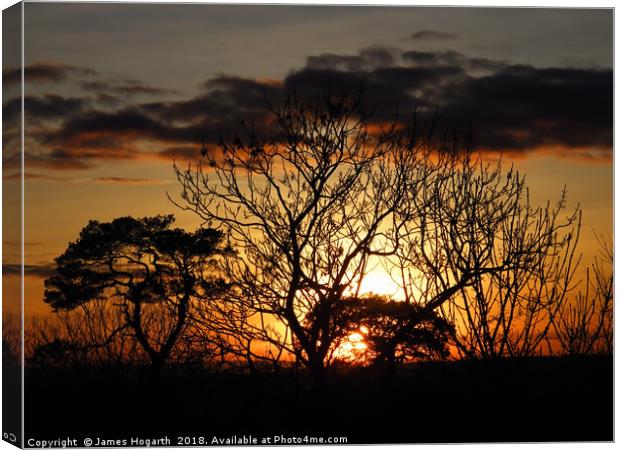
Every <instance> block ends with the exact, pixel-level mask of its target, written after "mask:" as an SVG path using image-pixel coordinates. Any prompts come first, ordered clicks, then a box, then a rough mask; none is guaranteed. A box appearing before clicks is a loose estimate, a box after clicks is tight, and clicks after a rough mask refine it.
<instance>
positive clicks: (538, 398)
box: [25, 357, 613, 446]
mask: <svg viewBox="0 0 620 450" xmlns="http://www.w3.org/2000/svg"><path fill="white" fill-rule="evenodd" d="M25 401H26V404H25V405H26V416H25V417H26V445H27V446H32V445H29V443H28V439H47V440H51V439H57V438H75V439H77V443H78V445H80V446H81V445H83V439H84V438H85V437H90V438H92V439H93V440H94V442H93V444H94V445H96V442H97V441H96V439H97V438H100V439H121V440H122V439H127V441H126V442H127V444H128V445H130V444H131V441H130V438H132V437H134V438H135V437H141V438H149V439H157V438H163V437H167V438H169V439H170V443H169V445H178V444H180V443H186V444H194V443H195V444H199V443H208V444H213V438H214V437H216V438H219V439H222V438H223V439H226V438H232V436H237V443H239V442H241V443H243V440H242V438H243V436H245V437H246V438H247V439H250V438H249V436H252V437H253V438H256V439H258V443H260V442H261V438H263V437H270V438H271V439H272V440H271V443H285V442H286V441H287V440H288V443H291V442H292V441H291V440H290V439H291V438H299V439H300V440H301V441H300V442H298V443H302V444H307V443H313V441H309V440H306V441H305V442H304V439H305V437H306V436H308V439H309V438H311V437H312V438H318V437H323V438H325V439H327V438H329V437H346V438H347V442H348V443H349V444H353V443H424V442H434V443H436V442H489V441H501V442H506V441H571V440H579V441H609V440H612V439H613V363H612V358H610V357H587V358H585V357H583V358H567V357H565V358H536V359H522V360H505V361H501V362H497V363H484V362H467V361H463V362H452V363H441V364H439V363H436V364H420V365H416V366H415V367H410V368H407V369H404V370H402V371H401V372H399V373H397V374H395V375H392V376H390V377H386V376H378V375H377V374H373V373H371V372H369V371H365V370H358V371H352V372H350V373H346V374H345V373H342V374H339V375H337V376H335V377H333V378H332V380H331V382H330V383H329V385H328V386H326V387H325V388H323V389H322V390H320V391H319V390H317V389H314V388H312V387H311V385H310V383H309V382H308V381H307V380H305V379H304V378H303V377H299V376H293V375H292V374H284V375H261V376H255V377H250V376H248V375H233V374H208V373H193V374H188V373H185V374H183V375H180V374H176V375H174V374H169V375H168V377H167V378H166V379H165V380H164V381H162V382H160V383H158V384H153V383H151V382H147V381H145V380H144V378H143V377H141V376H140V375H138V374H135V373H134V374H133V375H132V374H130V371H124V373H122V374H119V373H113V372H111V371H99V372H97V373H96V374H88V373H76V372H71V371H67V370H60V369H53V370H51V369H46V370H42V369H39V370H30V371H29V372H27V375H26V399H25ZM275 436H283V437H284V438H285V441H284V442H282V439H281V438H280V439H279V440H280V442H278V440H275V441H274V437H275ZM179 439H181V440H179ZM32 442H33V441H31V444H32ZM324 442H325V441H324ZM134 443H135V442H134ZM159 443H165V442H163V441H162V442H159ZM117 444H120V445H119V446H123V445H124V444H125V443H123V442H122V441H121V442H120V443H117Z"/></svg>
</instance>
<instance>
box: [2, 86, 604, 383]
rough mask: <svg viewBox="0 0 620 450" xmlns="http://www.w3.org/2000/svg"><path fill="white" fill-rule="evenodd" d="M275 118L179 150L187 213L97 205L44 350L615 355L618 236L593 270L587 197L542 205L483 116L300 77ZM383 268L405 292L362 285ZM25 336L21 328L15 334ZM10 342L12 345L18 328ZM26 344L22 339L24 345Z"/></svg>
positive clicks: (76, 359)
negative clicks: (391, 117) (187, 153)
mask: <svg viewBox="0 0 620 450" xmlns="http://www.w3.org/2000/svg"><path fill="white" fill-rule="evenodd" d="M269 108H270V111H271V113H272V121H273V124H274V127H273V129H274V131H273V133H272V134H271V135H265V134H264V133H263V132H259V131H257V129H256V128H254V127H253V126H252V125H251V124H244V127H243V129H244V130H245V131H244V133H243V134H241V135H230V134H227V133H226V132H222V133H221V138H220V142H219V145H218V148H217V149H207V148H204V149H203V151H202V154H203V155H204V156H203V159H202V160H201V162H199V163H197V164H195V165H190V166H189V167H188V168H187V169H181V168H179V167H176V166H175V171H176V174H177V177H178V180H179V182H180V185H181V196H180V199H176V200H173V201H174V202H175V203H176V204H177V205H178V206H179V207H180V208H182V209H184V210H187V211H191V212H193V213H194V214H196V216H197V217H198V218H200V219H201V221H202V222H203V223H204V224H205V225H204V226H203V227H202V228H199V229H198V230H196V231H193V232H190V231H186V230H182V229H179V228H173V222H174V217H172V216H156V217H145V218H132V217H122V218H117V219H115V220H113V221H111V222H108V223H103V222H99V221H91V222H90V223H89V224H87V225H86V226H85V227H84V229H83V230H82V232H81V233H80V236H79V237H78V238H77V240H76V241H75V242H72V243H70V244H69V246H68V248H67V250H66V251H65V252H64V253H63V254H62V255H60V256H59V257H58V258H56V273H55V274H54V275H53V276H52V277H50V278H49V279H48V280H46V282H45V286H46V291H45V301H46V302H47V303H49V304H50V306H51V307H52V308H53V311H54V313H53V314H51V315H50V316H49V317H47V318H45V319H37V320H33V321H32V322H29V326H28V327H27V330H26V331H27V339H26V340H27V352H26V353H27V361H28V364H29V365H31V366H46V365H48V366H66V365H78V366H93V365H95V366H96V365H111V366H115V365H118V366H125V365H136V366H140V365H146V366H149V367H150V372H151V373H152V374H153V375H156V376H157V375H158V374H159V373H160V372H161V371H162V370H164V369H165V367H166V366H171V365H175V366H180V365H183V366H186V367H190V366H191V367H200V368H204V367H208V368H209V369H212V370H224V369H225V370H240V371H249V372H255V371H257V370H270V371H279V370H282V369H292V370H294V371H304V372H308V373H310V374H311V376H312V378H313V379H314V380H315V381H317V382H324V381H325V379H326V378H327V377H328V375H329V372H330V371H331V370H332V369H333V368H334V367H343V366H351V365H372V366H376V367H382V368H384V369H389V371H392V370H393V369H394V368H396V367H397V366H399V365H403V364H406V363H410V362H414V361H420V360H429V359H432V360H437V359H451V358H452V359H484V360H494V359H502V358H507V357H512V358H516V357H529V356H537V355H542V354H545V355H557V354H586V353H587V354H592V353H608V354H610V353H611V352H612V350H613V349H612V341H613V339H612V336H613V317H612V311H613V308H612V304H613V290H612V286H613V271H612V267H613V266H612V254H613V251H612V244H611V242H609V243H607V242H606V243H603V242H601V249H602V254H601V257H599V258H597V260H596V261H595V263H594V264H593V265H592V267H590V268H588V269H587V270H586V273H587V276H586V279H585V280H580V279H579V277H578V276H577V275H576V274H577V273H578V270H580V256H579V253H578V245H577V244H578V242H579V235H580V231H581V211H580V209H579V208H576V209H574V210H567V208H566V192H565V191H563V192H561V193H560V195H559V199H558V200H557V202H555V203H551V202H550V203H547V204H545V205H534V204H532V203H531V202H530V197H529V192H528V187H527V185H526V182H525V177H524V176H523V175H522V174H520V173H519V172H518V171H517V170H515V169H514V168H513V167H509V168H508V169H505V168H504V167H503V165H502V162H501V161H496V162H493V163H488V162H486V161H485V160H484V159H483V157H482V156H480V155H478V154H476V153H475V152H474V151H473V148H472V139H471V132H470V130H469V129H468V128H459V127H452V128H447V127H445V126H444V127H440V126H439V125H438V122H437V121H436V120H435V118H433V117H430V118H429V119H422V116H423V115H422V114H419V113H418V112H415V113H414V114H413V115H412V117H411V121H410V125H409V126H408V127H405V128H403V127H402V126H400V125H399V124H400V123H401V122H400V121H394V122H393V123H385V122H382V121H381V120H379V119H377V118H375V117H373V115H372V112H371V111H370V109H369V108H368V107H367V105H365V104H364V101H363V96H362V95H361V94H356V95H349V94H348V93H346V92H342V91H331V90H330V91H329V92H328V93H327V94H326V95H325V96H324V97H322V98H312V99H302V98H300V97H298V96H297V95H296V94H295V93H293V92H291V93H288V94H287V95H286V96H285V98H284V99H283V101H282V102H281V103H280V104H278V105H269ZM377 266H381V267H383V269H384V270H385V271H386V273H387V274H389V276H390V277H391V278H392V279H393V281H394V282H395V283H396V284H397V285H398V286H399V287H400V289H401V291H402V298H398V299H390V298H386V297H381V296H378V295H372V294H366V295H364V294H362V293H361V291H360V289H361V286H362V283H363V280H364V277H365V276H366V275H367V274H368V273H369V271H370V270H372V268H373V267H377ZM5 336H7V334H6V333H5ZM7 345H8V344H7ZM9 347H10V346H9Z"/></svg>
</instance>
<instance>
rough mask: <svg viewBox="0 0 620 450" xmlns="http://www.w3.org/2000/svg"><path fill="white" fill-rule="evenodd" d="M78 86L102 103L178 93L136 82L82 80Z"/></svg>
mask: <svg viewBox="0 0 620 450" xmlns="http://www.w3.org/2000/svg"><path fill="white" fill-rule="evenodd" d="M79 85H80V87H81V88H82V89H84V90H85V91H89V92H93V93H95V95H97V96H101V97H100V98H101V99H103V100H104V101H105V100H106V97H107V99H110V98H114V99H117V100H118V97H119V96H122V97H131V96H135V95H152V96H156V95H168V94H177V93H178V91H175V90H172V89H164V88H160V87H157V86H151V85H148V84H146V83H142V82H140V81H136V80H122V81H115V80H107V81H103V80H82V81H80V82H79Z"/></svg>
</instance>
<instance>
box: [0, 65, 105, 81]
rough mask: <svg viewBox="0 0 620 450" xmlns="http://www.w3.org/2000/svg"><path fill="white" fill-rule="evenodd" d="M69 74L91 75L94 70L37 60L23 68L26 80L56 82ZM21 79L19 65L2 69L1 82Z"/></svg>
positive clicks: (93, 73) (94, 73)
mask: <svg viewBox="0 0 620 450" xmlns="http://www.w3.org/2000/svg"><path fill="white" fill-rule="evenodd" d="M71 75H76V76H91V75H96V72H95V71H94V70H92V69H89V68H86V67H78V66H71V65H68V64H62V63H54V62H37V63H33V64H30V65H28V66H26V67H25V69H24V77H25V79H26V81H36V82H54V83H58V82H60V81H64V80H65V79H66V78H68V77H69V76H71ZM21 79H22V71H21V67H13V68H8V69H4V70H3V71H2V82H3V83H4V84H5V85H9V84H15V83H20V82H21Z"/></svg>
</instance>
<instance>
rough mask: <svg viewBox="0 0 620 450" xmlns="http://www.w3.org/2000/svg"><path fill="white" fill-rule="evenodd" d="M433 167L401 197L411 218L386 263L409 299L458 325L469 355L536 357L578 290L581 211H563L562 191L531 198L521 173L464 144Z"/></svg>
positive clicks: (460, 346)
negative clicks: (546, 199) (541, 199)
mask: <svg viewBox="0 0 620 450" xmlns="http://www.w3.org/2000/svg"><path fill="white" fill-rule="evenodd" d="M442 158H443V161H442V160H441V159H442ZM434 168H435V170H434V171H433V173H432V174H431V175H430V176H429V177H427V178H426V179H425V180H424V183H423V184H422V185H421V186H419V188H418V189H416V190H409V191H408V196H407V199H406V200H405V201H404V202H403V203H402V207H403V211H402V215H403V216H407V217H408V219H409V220H407V221H406V222H405V224H404V226H403V228H402V232H401V235H400V236H399V237H398V239H399V243H400V245H399V247H398V251H397V255H396V257H395V258H392V259H390V260H388V261H387V262H386V265H387V266H389V270H390V272H391V273H392V275H393V277H394V278H395V280H397V281H398V283H399V284H400V286H401V287H402V288H403V291H404V292H405V298H406V301H407V302H410V303H418V304H420V305H421V306H423V308H424V309H425V310H427V311H430V310H438V311H440V312H441V314H442V315H443V317H444V318H445V319H446V320H447V321H448V322H450V323H453V324H455V334H454V338H455V339H454V340H455V343H456V345H457V348H458V349H459V351H460V352H461V353H462V354H463V355H464V356H467V357H475V358H484V359H490V358H496V357H504V356H528V355H532V354H535V353H536V352H538V351H540V348H541V344H542V343H543V342H544V339H545V337H546V335H547V333H548V331H549V330H550V328H551V326H552V323H553V320H554V318H555V317H556V315H557V314H558V312H559V311H560V309H561V307H562V304H563V303H564V301H565V300H566V297H567V293H568V292H569V291H570V290H571V289H572V288H573V287H574V281H573V277H574V274H575V270H576V267H577V264H578V258H576V257H575V250H576V245H577V242H578V238H579V230H580V222H581V212H580V210H579V208H576V209H575V210H573V211H569V212H568V214H567V215H566V216H563V212H564V211H565V209H566V193H565V191H563V192H561V194H560V199H559V200H558V202H557V203H556V204H555V205H553V204H550V203H547V204H546V205H542V206H537V205H534V204H532V203H531V202H530V198H529V191H528V188H527V185H526V183H525V177H524V176H523V175H521V174H519V173H518V172H517V171H516V170H514V169H513V168H512V167H510V168H509V169H508V170H503V168H502V165H501V160H500V161H499V162H497V163H494V164H489V163H485V162H483V159H482V157H481V156H479V155H475V154H474V153H473V152H471V151H469V150H468V149H467V148H464V149H463V150H462V151H460V152H458V153H456V154H453V153H450V152H447V153H445V156H443V157H440V158H439V162H438V163H437V164H435V165H434ZM415 324H416V322H415V320H413V321H412V322H411V326H415Z"/></svg>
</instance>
